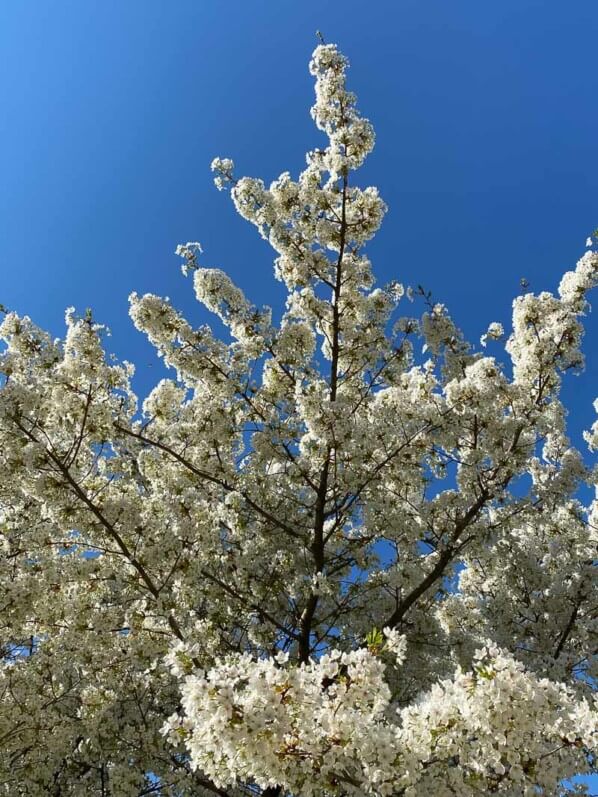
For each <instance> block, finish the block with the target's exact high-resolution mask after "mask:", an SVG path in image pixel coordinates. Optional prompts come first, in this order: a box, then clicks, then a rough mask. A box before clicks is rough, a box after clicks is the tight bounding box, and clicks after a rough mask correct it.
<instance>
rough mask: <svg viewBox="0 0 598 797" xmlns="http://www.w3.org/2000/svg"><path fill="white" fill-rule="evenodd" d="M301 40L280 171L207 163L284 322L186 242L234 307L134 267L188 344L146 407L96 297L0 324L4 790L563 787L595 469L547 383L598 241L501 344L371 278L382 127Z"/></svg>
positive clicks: (168, 330)
mask: <svg viewBox="0 0 598 797" xmlns="http://www.w3.org/2000/svg"><path fill="white" fill-rule="evenodd" d="M310 68H311V73H312V75H314V77H315V80H316V102H315V105H314V107H313V109H312V115H313V118H314V120H315V122H316V125H317V126H318V128H319V129H320V130H322V131H323V132H324V133H325V135H326V137H327V141H326V144H325V146H324V147H323V148H322V149H319V150H315V151H312V152H310V153H308V155H307V168H306V169H305V171H304V172H303V173H302V174H300V175H299V177H298V179H297V180H294V179H292V177H291V176H290V175H289V174H288V173H285V174H283V175H281V176H280V177H279V178H278V179H277V180H275V181H274V182H273V183H272V184H271V185H270V187H266V186H265V185H264V183H263V182H262V181H261V180H258V179H253V178H242V179H236V178H235V176H234V173H233V163H232V161H231V160H229V159H220V158H217V159H216V160H215V161H214V163H213V164H212V168H213V170H214V171H215V173H216V183H217V186H218V188H220V189H225V190H230V193H231V196H232V199H233V201H234V203H235V206H236V208H237V210H238V212H239V213H240V214H241V215H242V216H243V217H244V218H245V219H247V220H248V221H250V222H251V223H253V224H254V225H255V226H256V227H257V228H258V230H259V233H260V234H261V235H262V237H264V238H265V239H267V240H268V241H269V242H270V244H271V245H272V247H273V248H274V250H275V251H276V253H277V257H276V260H275V274H276V277H277V278H278V279H279V280H281V281H282V282H283V283H284V285H285V286H286V289H287V291H288V299H287V304H286V310H285V312H284V315H283V316H282V320H281V321H280V323H274V322H273V320H272V317H271V313H270V311H269V309H267V308H266V309H260V308H258V307H256V306H254V305H253V304H251V303H250V301H249V300H248V299H246V298H245V296H244V295H243V293H242V292H241V291H240V290H239V289H238V288H237V287H235V286H234V285H233V284H232V282H231V281H230V280H229V278H228V277H227V276H226V275H225V274H224V273H223V272H222V271H219V270H217V269H210V268H204V267H203V265H202V264H201V263H200V262H199V260H200V259H201V256H200V255H201V249H200V247H199V245H198V244H193V243H189V244H186V245H184V246H181V247H179V249H178V253H179V254H180V255H182V257H183V258H184V270H185V271H186V272H192V274H193V280H194V286H195V292H196V295H197V298H198V300H199V301H200V302H201V303H202V304H203V305H204V306H205V307H207V308H208V309H209V310H211V311H213V312H214V313H215V314H216V315H217V316H219V318H220V319H221V320H222V321H223V322H224V324H225V325H226V326H227V327H228V329H229V331H230V339H229V341H222V340H219V339H217V338H216V337H215V336H214V335H213V333H212V331H211V330H210V328H209V327H207V326H202V327H199V328H197V327H194V326H192V325H191V323H190V322H189V321H187V320H186V319H185V318H183V317H182V316H181V315H180V314H179V313H178V312H177V311H176V310H175V309H174V308H173V307H172V306H171V305H170V303H169V302H168V301H167V300H165V299H161V298H159V297H157V296H153V295H147V296H142V297H140V296H137V295H135V294H133V295H132V296H131V317H132V319H133V321H134V323H135V325H136V327H137V328H138V329H140V330H142V331H143V332H144V333H146V334H147V336H148V337H149V339H150V341H151V342H152V343H153V344H154V346H155V347H156V349H157V351H158V352H159V354H160V356H161V357H162V358H163V360H164V362H165V364H166V365H167V366H168V367H169V368H171V369H172V370H173V372H174V373H175V374H176V377H175V378H173V379H169V380H163V381H161V382H160V383H159V384H158V385H157V387H156V388H155V389H154V390H153V391H152V392H151V394H150V395H149V397H148V398H147V399H146V400H145V401H144V402H143V404H142V407H141V409H140V410H138V407H137V402H136V398H135V396H134V395H133V392H132V390H131V387H130V384H129V380H130V376H131V373H132V368H131V366H129V365H128V364H126V363H125V364H116V363H115V362H114V361H112V360H111V359H110V358H107V357H106V356H105V354H104V349H103V342H102V339H103V335H102V328H101V327H100V326H99V325H97V324H96V323H95V322H94V321H93V319H92V318H91V316H89V315H88V316H86V317H85V318H78V317H77V316H76V315H75V314H74V313H73V312H72V311H68V312H67V316H66V323H67V332H66V336H65V338H64V340H53V339H52V338H51V337H50V336H49V335H48V334H46V333H45V332H43V331H42V330H40V329H39V328H37V327H36V326H35V325H34V324H33V322H32V321H31V320H30V319H29V318H27V317H18V316H17V315H16V314H14V313H8V314H6V317H5V319H4V322H3V324H2V326H1V327H0V334H1V335H2V338H3V340H4V341H5V347H4V350H3V351H2V353H1V355H0V371H1V373H2V374H3V380H2V384H1V389H0V460H1V466H2V480H1V482H0V535H1V542H2V549H1V559H0V568H1V570H0V579H1V581H0V584H1V590H0V596H1V605H2V614H1V634H2V637H1V642H0V644H1V646H2V661H1V666H0V698H1V699H0V739H1V746H0V791H1V793H3V794H6V795H27V797H38V796H41V795H55V796H59V795H77V796H79V795H106V796H107V795H111V797H121V796H122V797H129V796H131V795H149V794H156V795H172V797H174V796H175V795H180V796H181V797H182V796H183V795H184V796H186V795H201V796H202V797H207V796H208V795H210V794H218V795H230V797H233V796H234V797H239V796H240V795H249V794H260V793H261V794H267V795H271V796H273V795H280V796H281V797H282V795H293V796H297V797H299V796H301V797H304V796H305V797H308V796H309V795H314V796H315V795H339V797H340V795H345V796H347V797H348V796H349V795H355V796H356V795H404V796H405V797H423V796H424V795H437V796H438V797H444V795H447V796H448V795H458V796H459V797H467V795H486V794H505V795H539V794H541V795H557V794H566V793H573V792H575V787H573V786H569V787H567V786H565V785H563V784H564V782H565V780H566V779H567V778H568V777H570V776H572V775H574V774H576V773H588V772H591V771H592V768H593V766H594V762H595V755H596V746H597V725H598V711H597V705H596V697H595V694H594V692H595V684H596V677H597V675H598V672H597V666H596V652H597V647H598V643H597V618H596V590H595V584H596V582H595V564H596V542H597V540H598V534H597V526H598V504H597V502H596V501H594V502H593V503H591V504H590V505H589V506H585V505H583V503H582V502H581V501H580V500H579V498H578V496H579V494H580V493H579V488H580V485H583V484H584V483H594V482H595V480H596V479H595V476H596V472H595V471H594V474H593V475H592V471H591V470H590V469H589V468H588V467H587V466H586V465H585V464H584V461H583V459H582V457H581V455H580V453H578V451H577V450H576V449H575V448H573V447H572V445H571V443H570V441H569V439H568V437H567V434H566V429H565V410H564V408H563V406H562V404H561V402H560V400H559V389H560V384H561V377H562V374H563V373H564V372H565V371H568V370H575V369H578V368H580V367H581V366H582V364H583V358H582V354H581V353H580V342H581V337H582V327H581V324H580V316H582V315H583V313H584V311H585V310H586V308H587V304H586V299H585V295H586V292H587V291H588V290H589V289H590V288H592V287H594V286H595V285H596V284H597V283H598V252H596V251H595V250H594V249H593V248H592V246H591V241H590V242H589V244H590V246H589V247H588V251H587V252H586V254H585V255H584V256H583V257H582V258H581V260H580V261H579V262H578V264H577V267H576V268H575V269H574V270H573V271H570V272H568V273H567V274H565V276H564V277H563V279H562V281H561V284H560V287H559V291H558V294H557V295H553V294H551V293H541V294H539V295H533V294H527V295H522V296H519V297H518V298H517V299H516V300H515V302H514V309H513V329H512V332H511V333H510V335H509V336H508V337H507V338H506V343H505V348H506V352H507V354H508V356H509V358H510V364H509V365H508V366H506V365H505V364H503V363H502V361H500V360H497V359H495V358H494V357H491V356H487V355H486V353H485V349H484V348H483V347H482V349H478V350H476V347H472V346H471V345H469V344H468V343H467V342H466V341H465V340H464V338H463V335H462V334H461V332H460V331H459V329H458V328H457V327H456V326H455V324H454V323H453V321H452V320H451V318H450V316H449V315H448V313H447V310H446V309H445V307H444V306H443V305H441V304H434V303H433V302H432V301H431V300H430V298H429V296H428V295H426V294H423V292H422V291H419V294H420V295H419V296H417V295H415V296H414V294H413V292H412V291H410V290H409V289H406V290H404V289H403V287H402V286H401V285H399V284H398V283H393V284H390V285H388V286H386V287H374V280H373V277H372V272H371V267H370V262H369V260H368V257H367V254H366V252H365V248H364V247H365V244H366V242H367V241H368V240H369V239H370V238H371V237H372V236H373V235H374V233H375V232H376V230H377V229H378V227H379V225H380V223H381V221H382V218H383V216H384V211H385V205H384V202H383V201H382V199H381V198H380V196H379V194H378V191H377V190H376V189H375V188H365V189H363V188H359V187H357V185H356V184H355V182H354V179H353V173H354V172H355V170H356V169H358V167H359V166H360V165H361V164H362V162H363V161H364V159H365V157H366V156H367V155H368V153H369V152H370V151H371V150H372V147H373V144H374V133H373V129H372V126H371V124H370V123H369V121H367V120H366V119H364V118H362V117H361V116H360V115H359V113H358V111H357V109H356V105H355V96H354V95H353V94H352V93H351V92H349V91H348V90H347V89H346V85H345V73H346V68H347V61H346V59H345V58H344V57H343V56H342V55H341V54H340V53H339V51H338V50H337V49H336V47H334V46H332V45H325V44H322V45H321V46H319V47H318V48H317V49H316V51H315V53H314V55H313V59H312V62H311V66H310ZM416 293H417V292H416ZM413 299H416V300H417V301H421V302H423V305H424V306H423V307H422V311H423V314H422V315H421V317H407V316H403V315H402V314H401V312H402V308H403V307H404V306H406V307H407V308H408V309H409V308H411V307H412V305H410V304H409V300H413ZM413 307H417V304H416V305H413ZM502 338H503V330H502V328H501V326H500V325H499V324H496V323H493V324H491V325H490V327H489V329H488V333H487V335H486V336H484V339H483V341H482V343H483V345H484V346H485V345H486V343H487V342H488V341H489V340H494V341H499V340H500V339H502ZM492 345H493V346H496V345H497V344H496V343H493V344H492ZM422 349H423V353H422ZM174 373H173V376H174ZM586 439H587V442H588V443H589V446H590V448H594V449H595V448H598V424H596V425H595V426H594V428H593V429H592V430H590V431H588V433H587V434H586ZM577 788H578V789H579V788H580V787H577Z"/></svg>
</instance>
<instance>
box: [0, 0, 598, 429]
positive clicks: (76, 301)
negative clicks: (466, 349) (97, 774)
mask: <svg viewBox="0 0 598 797" xmlns="http://www.w3.org/2000/svg"><path fill="white" fill-rule="evenodd" d="M317 28H319V29H320V30H322V31H323V33H324V35H325V37H326V39H327V41H335V42H337V43H338V44H339V45H340V46H341V48H342V49H343V51H344V52H345V53H346V54H347V55H348V56H349V58H350V60H351V62H352V69H351V72H350V83H351V86H352V87H353V88H354V89H355V91H357V93H358V95H359V99H360V107H361V109H362V111H363V113H364V114H365V115H366V116H368V117H369V118H370V119H372V121H373V122H374V125H375V127H376V131H377V136H378V144H377V147H376V150H375V151H374V154H373V155H372V156H371V158H370V160H369V161H368V164H367V167H366V168H364V169H363V170H362V175H361V180H362V182H363V184H374V185H377V186H378V187H379V188H380V190H381V193H382V195H383V196H384V198H385V199H386V201H387V203H388V205H389V208H390V211H389V213H388V215H387V217H386V221H385V224H384V227H383V230H382V231H381V233H380V234H379V236H378V237H377V239H376V240H375V242H374V243H373V244H372V245H371V247H370V253H371V256H372V258H373V260H374V263H375V266H376V270H377V274H378V275H379V278H380V280H381V281H386V280H388V279H391V278H396V279H399V280H401V281H404V282H406V283H413V284H417V283H422V284H423V285H425V286H426V287H429V288H431V289H432V290H433V293H434V296H435V298H436V299H437V300H439V301H443V302H445V303H446V304H448V306H449V307H450V308H451V311H452V312H453V315H454V316H455V318H456V319H457V320H458V321H459V322H460V324H461V326H462V327H463V328H464V330H465V331H466V333H467V335H468V336H470V337H471V338H473V339H475V340H477V339H478V338H479V336H480V334H482V332H484V331H485V329H486V326H487V324H488V322H489V321H492V320H501V321H503V322H508V320H509V316H510V306H511V301H512V299H513V296H514V295H515V294H516V293H517V292H518V290H519V280H520V278H521V277H526V278H527V279H528V280H529V282H530V283H531V286H532V288H533V289H535V290H542V289H549V290H554V289H555V288H556V285H557V284H558V280H559V277H560V274H561V273H562V272H563V271H564V270H566V269H568V268H570V267H572V266H573V265H574V263H575V261H576V260H577V258H578V257H579V256H580V255H581V254H582V252H583V250H584V242H585V238H586V236H587V235H588V233H589V232H590V231H591V230H592V229H594V228H595V227H596V226H597V225H598V168H597V147H596V142H597V141H598V66H597V62H596V51H597V48H598V3H596V0H575V1H574V2H571V3H568V4H565V3H562V2H557V1H556V0H552V2H550V1H549V2H546V0H533V1H532V0H500V2H480V0H457V2H447V0H428V2H425V3H424V2H421V0H386V1H384V0H372V2H370V3H364V2H357V0H343V2H339V1H338V0H335V2H332V1H328V2H327V1H326V0H302V1H301V2H291V0H176V1H174V2H165V0H126V1H125V2H122V0H103V1H102V2H96V1H95V0H56V2H51V3H50V2H47V0H4V2H2V3H1V4H0V102H1V108H2V114H1V115H0V175H1V177H0V180H1V188H0V301H1V302H3V303H4V304H5V305H7V306H8V307H10V308H12V309H16V310H17V311H19V312H21V313H28V314H29V315H31V316H32V317H33V318H34V320H36V321H37V322H38V323H40V324H41V325H42V326H45V327H46V328H49V329H50V330H51V331H52V332H53V333H55V334H60V333H61V330H62V316H63V311H64V308H65V307H66V306H68V305H75V306H76V307H77V308H78V310H79V311H80V312H83V311H84V310H85V308H86V307H92V308H93V309H94V314H95V317H96V318H97V319H98V320H100V321H103V322H105V323H107V324H108V325H109V326H110V327H111V329H112V331H113V337H112V339H111V342H110V344H111V347H112V350H113V351H114V352H115V353H117V354H118V355H119V356H120V357H126V358H128V359H130V360H132V361H134V362H136V363H137V364H138V368H139V377H138V379H137V384H138V385H139V387H140V388H141V389H142V390H146V389H148V388H149V387H150V386H151V384H152V381H153V380H155V378H156V377H157V371H158V369H157V367H156V366H155V365H154V366H153V368H148V367H146V365H147V363H149V362H152V361H154V360H153V356H152V352H151V350H150V348H149V346H148V345H147V344H146V343H145V342H144V340H143V338H142V337H141V336H140V335H139V334H138V333H136V332H135V331H134V329H133V327H132V325H131V323H130V321H129V319H128V316H127V296H128V294H129V293H130V292H131V291H133V290H136V291H138V292H140V293H142V292H146V291H151V292H153V293H158V294H163V295H169V296H170V297H171V298H172V299H173V301H174V303H175V304H176V305H177V306H179V307H181V308H182V309H183V310H184V311H185V312H186V313H187V314H188V316H189V317H190V319H191V320H196V321H197V322H203V321H205V320H206V317H205V315H204V313H203V312H202V311H201V309H200V308H199V307H198V306H197V305H196V304H195V302H194V300H193V296H192V290H191V285H190V283H189V282H188V281H186V280H185V279H184V278H183V277H182V275H181V274H180V271H179V261H178V259H177V258H176V257H175V255H174V248H175V245H176V244H177V243H179V242H184V241H187V240H199V241H201V242H202V244H203V246H204V249H205V257H204V260H205V264H206V265H213V266H218V267H221V268H223V269H225V270H226V271H228V272H229V273H230V274H231V276H232V277H233V278H234V279H235V280H236V281H237V282H238V283H239V284H240V285H241V286H242V287H243V288H244V289H245V290H246V292H247V293H248V295H249V296H250V297H251V298H252V299H253V300H254V301H255V302H256V303H269V304H273V305H276V304H277V303H278V302H279V301H280V300H281V299H282V296H283V294H282V290H281V287H280V286H279V285H278V284H277V283H276V282H275V281H274V279H273V276H272V268H271V263H272V255H271V252H270V251H269V249H268V247H267V245H265V244H264V242H262V241H261V240H260V239H259V238H258V237H257V235H256V233H255V231H254V229H253V228H251V227H249V226H248V225H247V224H246V223H245V222H243V221H242V220H241V219H240V218H239V217H237V216H236V214H235V213H234V210H233V208H232V205H231V204H230V202H229V200H228V197H227V196H226V195H225V194H222V193H218V192H217V191H216V189H215V188H214V187H213V185H212V180H211V175H210V172H209V164H210V161H211V160H212V158H213V157H214V156H215V155H221V156H230V157H232V158H234V160H235V162H236V164H237V170H238V173H239V174H251V175H255V176H261V177H264V178H265V179H266V180H267V181H269V180H271V179H273V178H274V177H276V176H277V175H278V174H279V173H280V172H281V171H284V170H287V169H289V170H290V171H291V172H293V173H296V172H297V171H299V170H300V169H301V168H302V166H303V164H304V160H303V158H304V152H305V151H306V150H307V149H310V148H312V147H314V146H317V144H318V142H319V141H320V140H321V139H320V138H319V137H318V133H317V132H316V130H315V128H314V127H313V124H312V122H311V119H310V117H309V113H308V109H309V107H310V105H311V103H312V97H313V85H312V80H311V77H310V75H309V74H308V71H307V62H308V60H309V56H310V53H311V50H312V49H313V47H314V45H315V43H316V39H315V30H316V29H317ZM594 301H595V304H596V306H597V308H598V294H597V295H596V296H595V300H594ZM597 319H598V310H597V312H596V313H594V315H593V316H591V317H590V318H589V323H588V333H587V338H586V351H587V354H588V369H587V371H586V373H585V374H584V375H583V376H582V377H581V378H579V379H573V378H571V379H569V380H568V385H567V388H566V397H567V400H568V403H569V404H570V406H571V408H572V417H571V421H572V428H573V431H574V438H575V440H576V442H579V436H580V430H581V428H583V427H587V426H589V425H590V423H591V422H592V420H593V411H592V408H591V404H592V401H593V399H594V398H595V397H596V395H598V352H597V348H598V347H597V346H596V343H597V341H598V320H597Z"/></svg>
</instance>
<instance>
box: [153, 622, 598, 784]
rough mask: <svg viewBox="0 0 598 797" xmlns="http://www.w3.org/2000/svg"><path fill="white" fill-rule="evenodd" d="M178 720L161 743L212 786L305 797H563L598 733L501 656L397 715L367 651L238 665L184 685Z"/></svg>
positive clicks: (380, 668) (568, 699)
mask: <svg viewBox="0 0 598 797" xmlns="http://www.w3.org/2000/svg"><path fill="white" fill-rule="evenodd" d="M387 638H389V639H393V640H394V639H395V637H394V635H393V633H388V634H387ZM182 707H183V713H182V715H179V714H175V715H173V716H172V717H171V718H170V719H169V721H168V722H167V723H166V725H165V727H164V729H163V732H164V733H165V734H167V735H169V736H171V737H172V738H173V740H176V741H179V740H180V739H184V740H185V743H186V746H187V749H188V750H189V753H190V755H191V760H192V762H193V765H194V766H195V767H197V768H199V769H201V770H202V771H203V772H205V773H207V774H208V775H209V776H210V778H211V779H212V780H213V782H214V783H215V784H217V785H218V786H221V787H226V786H229V785H231V784H234V783H236V782H237V781H239V780H241V781H247V782H255V783H257V784H258V785H259V786H261V787H262V788H267V787H271V786H277V785H282V787H283V789H284V790H287V791H289V792H290V793H292V794H301V795H306V797H316V796H317V795H320V794H322V793H323V792H325V793H326V794H331V795H333V794H337V795H341V794H343V795H355V796H356V797H357V795H362V794H371V795H392V794H396V793H401V794H405V795H409V797H420V796H421V797H423V796H424V795H428V794H432V793H433V794H437V795H439V797H443V795H447V797H448V795H453V794H459V795H463V797H466V796H467V795H476V794H479V793H480V789H481V788H482V789H483V790H484V791H486V793H488V792H490V791H491V792H492V793H494V792H499V793H504V794H515V793H521V794H530V795H532V794H537V793H539V790H542V791H541V793H543V794H554V793H556V789H557V787H558V784H559V781H560V780H561V777H562V767H563V764H564V762H567V763H565V766H570V765H571V763H570V762H571V760H572V759H573V760H575V759H577V761H578V762H579V766H580V767H582V766H583V762H584V752H583V751H584V750H585V749H588V748H594V747H595V745H596V735H597V734H598V710H597V707H593V706H591V705H589V704H588V702H587V701H585V700H582V701H576V700H575V699H574V697H573V694H572V693H571V692H570V691H569V690H568V689H567V688H566V687H564V686H562V685H560V684H556V683H554V682H551V681H549V680H547V679H538V678H536V677H535V676H533V675H530V674H529V673H526V672H525V670H524V668H523V666H522V665H521V664H520V663H519V662H517V661H516V660H515V659H513V658H512V657H511V656H508V655H506V654H504V653H503V652H501V651H500V650H498V648H496V647H495V646H494V645H492V644H490V645H489V646H488V647H486V648H483V649H481V650H478V651H476V653H475V655H474V657H473V669H472V670H471V671H470V672H463V671H461V670H459V669H458V670H457V672H456V674H455V675H454V677H453V678H451V679H447V680H444V681H441V682H439V683H438V684H436V685H434V686H433V687H432V688H431V689H430V690H429V691H428V692H427V693H425V694H423V695H422V696H421V697H420V699H419V701H418V702H417V703H416V704H414V705H412V706H409V707H407V708H403V709H395V711H394V712H392V711H391V707H392V694H391V691H390V689H389V686H388V683H387V680H386V678H385V666H384V665H383V663H382V662H381V660H380V659H379V658H378V657H376V656H375V655H372V653H370V652H369V651H367V650H365V649H362V650H358V651H353V652H350V653H341V652H340V651H338V650H332V651H330V652H329V653H326V654H325V655H324V656H322V657H321V658H320V659H319V660H312V661H310V662H309V663H308V664H306V665H305V664H304V665H301V666H300V667H297V666H291V665H289V663H288V655H287V654H282V653H279V654H277V655H276V656H275V657H273V658H268V659H260V660H257V661H256V660H253V659H252V658H251V657H250V656H249V655H247V654H242V655H235V656H231V657H228V658H227V659H226V660H224V661H222V662H220V663H219V664H218V665H217V666H215V667H213V668H211V669H209V670H208V671H206V672H199V673H193V674H191V675H188V676H186V677H185V679H184V681H183V686H182ZM528 784H529V785H528Z"/></svg>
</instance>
